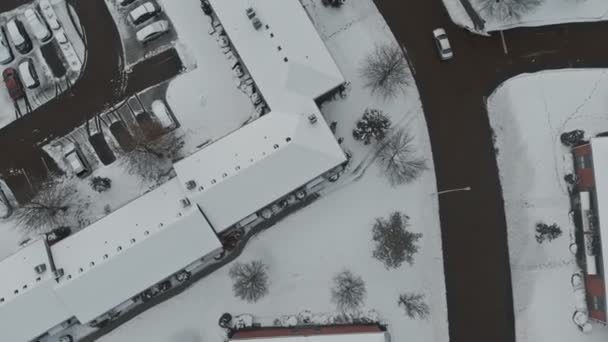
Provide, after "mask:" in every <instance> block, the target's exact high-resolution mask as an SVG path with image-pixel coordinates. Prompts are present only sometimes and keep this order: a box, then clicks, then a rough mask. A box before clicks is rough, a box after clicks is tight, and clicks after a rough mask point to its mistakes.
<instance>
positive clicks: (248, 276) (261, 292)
mask: <svg viewBox="0 0 608 342" xmlns="http://www.w3.org/2000/svg"><path fill="white" fill-rule="evenodd" d="M267 269H268V267H267V266H266V265H264V263H263V262H261V261H259V260H254V261H252V262H250V263H240V262H237V263H235V264H234V265H233V266H232V267H231V268H230V271H229V273H228V274H229V275H230V278H232V281H233V283H232V292H233V293H234V295H235V296H237V297H238V298H240V299H243V300H245V301H247V302H249V303H253V302H257V301H258V300H259V299H260V298H262V297H264V296H265V295H266V294H267V293H268V274H267V272H266V271H267Z"/></svg>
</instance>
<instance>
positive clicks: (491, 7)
mask: <svg viewBox="0 0 608 342" xmlns="http://www.w3.org/2000/svg"><path fill="white" fill-rule="evenodd" d="M543 1H544V0H477V3H478V4H479V10H480V11H481V12H483V13H486V14H487V15H488V16H490V17H492V18H495V19H498V20H520V19H521V17H522V16H523V15H524V14H526V13H529V12H530V11H532V10H533V9H535V8H536V7H538V6H540V5H541V4H542V3H543Z"/></svg>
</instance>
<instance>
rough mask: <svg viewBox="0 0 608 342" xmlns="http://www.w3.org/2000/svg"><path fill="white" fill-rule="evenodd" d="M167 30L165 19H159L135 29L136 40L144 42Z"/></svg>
mask: <svg viewBox="0 0 608 342" xmlns="http://www.w3.org/2000/svg"><path fill="white" fill-rule="evenodd" d="M168 30H169V23H168V22H167V21H166V20H159V21H156V22H153V23H152V24H150V25H148V26H146V27H144V28H142V29H141V30H139V31H137V40H139V41H140V42H141V43H144V44H145V43H147V42H149V41H151V40H154V39H156V38H158V37H159V36H161V35H163V34H165V33H167V31H168Z"/></svg>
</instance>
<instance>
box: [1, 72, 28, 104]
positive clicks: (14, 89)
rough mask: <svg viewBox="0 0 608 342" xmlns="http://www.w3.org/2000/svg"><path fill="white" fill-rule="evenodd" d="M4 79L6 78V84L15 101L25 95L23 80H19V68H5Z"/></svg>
mask: <svg viewBox="0 0 608 342" xmlns="http://www.w3.org/2000/svg"><path fill="white" fill-rule="evenodd" d="M2 79H4V85H5V86H6V89H8V94H9V95H10V96H11V99H13V101H16V100H19V99H21V98H24V97H25V89H23V85H22V84H21V80H19V75H18V74H17V70H15V69H14V68H8V69H5V70H4V71H3V72H2Z"/></svg>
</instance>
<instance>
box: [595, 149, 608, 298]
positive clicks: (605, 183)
mask: <svg viewBox="0 0 608 342" xmlns="http://www.w3.org/2000/svg"><path fill="white" fill-rule="evenodd" d="M591 153H592V154H593V173H594V175H593V176H594V178H595V189H596V191H595V193H596V199H597V216H598V220H599V226H600V237H601V238H602V240H603V241H602V243H601V245H602V258H603V260H602V264H603V265H604V268H606V267H608V190H606V189H608V138H593V139H591ZM604 277H606V272H605V271H604ZM607 300H608V299H607ZM606 305H608V302H607V303H606Z"/></svg>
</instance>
